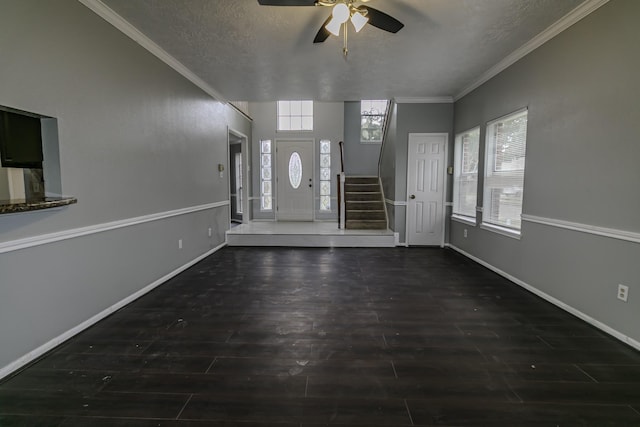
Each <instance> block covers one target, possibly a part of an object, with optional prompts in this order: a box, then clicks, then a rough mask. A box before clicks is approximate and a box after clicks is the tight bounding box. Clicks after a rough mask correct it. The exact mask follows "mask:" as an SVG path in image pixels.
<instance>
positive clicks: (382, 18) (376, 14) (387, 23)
mask: <svg viewBox="0 0 640 427" xmlns="http://www.w3.org/2000/svg"><path fill="white" fill-rule="evenodd" d="M358 9H364V10H366V11H367V18H369V24H371V25H373V26H374V27H377V28H380V29H381V30H385V31H389V32H390V33H397V32H398V31H400V30H401V29H402V27H404V24H403V23H402V22H400V21H398V20H397V19H396V18H394V17H393V16H390V15H387V14H386V13H384V12H380V11H379V10H378V9H374V8H372V7H369V6H360V7H358Z"/></svg>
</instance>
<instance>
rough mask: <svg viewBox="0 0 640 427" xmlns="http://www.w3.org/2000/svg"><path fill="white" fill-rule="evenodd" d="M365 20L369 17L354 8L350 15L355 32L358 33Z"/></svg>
mask: <svg viewBox="0 0 640 427" xmlns="http://www.w3.org/2000/svg"><path fill="white" fill-rule="evenodd" d="M367 22H369V18H367V17H366V16H364V15H363V14H362V13H360V11H358V10H356V11H354V12H353V15H351V23H352V24H353V28H355V29H356V33H359V32H360V30H361V29H362V27H364V26H365V25H366V24H367Z"/></svg>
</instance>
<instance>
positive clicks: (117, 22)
mask: <svg viewBox="0 0 640 427" xmlns="http://www.w3.org/2000/svg"><path fill="white" fill-rule="evenodd" d="M78 1H79V2H80V3H82V4H83V5H85V6H86V7H87V8H89V9H91V10H92V11H93V12H94V13H95V14H96V15H98V16H100V17H101V18H102V19H104V20H105V21H107V22H108V23H109V24H111V25H113V26H114V27H116V28H117V29H118V30H120V31H121V32H122V33H124V34H125V35H126V36H128V37H129V38H130V39H132V40H133V41H135V42H136V43H138V44H139V45H140V46H142V47H143V48H144V49H146V50H147V51H149V52H150V53H151V54H153V55H154V56H156V57H157V58H158V59H160V60H161V61H162V62H164V63H165V64H167V65H168V66H170V67H171V68H173V69H174V70H175V71H177V72H178V73H179V74H181V75H182V76H183V77H184V78H186V79H187V80H189V81H190V82H191V83H193V84H194V85H196V86H198V87H199V88H200V89H202V90H203V91H205V92H206V93H207V94H209V95H211V96H212V97H213V98H214V99H216V100H217V101H220V102H222V103H223V104H227V103H228V101H227V100H226V99H225V98H224V97H223V96H222V95H221V94H220V92H218V91H217V90H215V89H214V88H213V87H211V86H210V85H209V84H207V83H206V82H205V81H204V80H202V79H201V78H200V77H198V76H196V75H195V74H194V73H193V72H192V71H191V70H189V69H188V68H187V67H186V66H184V65H183V64H182V63H181V62H180V61H178V60H177V59H176V58H174V57H173V56H171V55H169V53H167V51H165V50H164V49H162V48H161V47H160V46H158V45H157V44H156V43H154V42H153V41H152V40H151V39H150V38H149V37H147V36H145V35H144V34H143V33H142V32H140V30H138V29H137V28H136V27H134V26H133V25H132V24H131V23H129V21H127V20H126V19H124V18H123V17H122V16H120V15H118V14H117V13H116V12H114V11H113V9H111V8H110V7H108V6H107V5H105V4H104V3H102V1H100V0H78Z"/></svg>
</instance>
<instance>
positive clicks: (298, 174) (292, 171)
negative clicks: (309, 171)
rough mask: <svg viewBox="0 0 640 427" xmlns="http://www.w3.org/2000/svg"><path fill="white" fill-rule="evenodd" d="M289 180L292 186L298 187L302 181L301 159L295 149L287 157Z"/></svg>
mask: <svg viewBox="0 0 640 427" xmlns="http://www.w3.org/2000/svg"><path fill="white" fill-rule="evenodd" d="M289 182H290V183H291V186H292V187H293V188H298V187H300V183H301V182H302V159H300V154H298V153H297V152H295V151H294V152H293V153H291V157H289Z"/></svg>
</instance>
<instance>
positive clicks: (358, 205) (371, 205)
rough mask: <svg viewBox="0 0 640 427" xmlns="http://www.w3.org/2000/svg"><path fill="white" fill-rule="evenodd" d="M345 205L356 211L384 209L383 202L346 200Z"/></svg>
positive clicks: (348, 208)
mask: <svg viewBox="0 0 640 427" xmlns="http://www.w3.org/2000/svg"><path fill="white" fill-rule="evenodd" d="M345 205H346V208H347V210H352V211H353V210H355V211H364V210H374V211H380V210H384V203H382V202H346V203H345Z"/></svg>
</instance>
